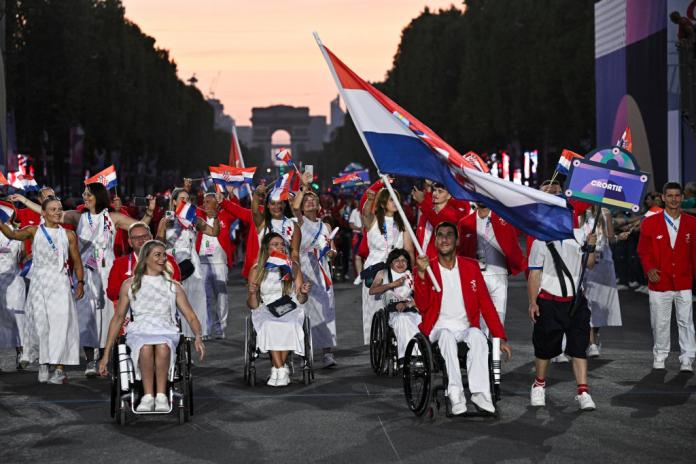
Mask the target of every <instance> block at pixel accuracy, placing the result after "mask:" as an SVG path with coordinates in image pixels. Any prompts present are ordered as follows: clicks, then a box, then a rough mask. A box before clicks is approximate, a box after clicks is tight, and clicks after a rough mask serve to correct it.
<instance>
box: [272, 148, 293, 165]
mask: <svg viewBox="0 0 696 464" xmlns="http://www.w3.org/2000/svg"><path fill="white" fill-rule="evenodd" d="M273 156H274V157H275V160H276V161H278V162H280V163H285V164H286V165H287V166H290V165H292V153H291V152H290V149H289V148H281V149H280V150H278V152H277V153H276V154H275V155H273Z"/></svg>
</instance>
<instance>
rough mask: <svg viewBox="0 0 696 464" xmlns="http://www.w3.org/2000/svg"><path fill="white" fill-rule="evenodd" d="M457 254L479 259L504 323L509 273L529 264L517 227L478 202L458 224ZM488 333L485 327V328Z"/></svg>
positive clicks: (515, 272) (520, 269)
mask: <svg viewBox="0 0 696 464" xmlns="http://www.w3.org/2000/svg"><path fill="white" fill-rule="evenodd" d="M457 228H458V229H459V245H458V247H457V254H458V255H460V256H466V257H467V258H472V259H476V260H477V261H478V262H479V269H481V273H482V274H483V280H485V281H486V287H487V288H488V293H489V294H490V295H491V299H492V300H493V304H494V305H495V309H496V311H498V316H499V317H500V321H501V322H502V323H503V324H504V323H505V312H506V307H507V289H508V274H512V275H515V274H518V273H520V272H521V271H524V270H525V269H526V268H527V263H526V260H525V257H524V255H523V254H522V250H521V249H520V244H519V242H518V240H517V229H515V227H513V226H512V225H511V224H510V223H508V222H507V221H506V220H505V219H503V218H501V217H500V216H498V215H497V214H495V213H493V212H492V211H491V210H490V209H489V208H486V206H484V205H482V204H478V205H477V208H476V211H475V212H473V213H471V214H469V215H468V216H466V217H463V218H461V219H460V220H459V224H457ZM483 329H484V332H486V329H485V327H484V328H483Z"/></svg>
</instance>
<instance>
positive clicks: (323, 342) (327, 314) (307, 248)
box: [292, 173, 336, 367]
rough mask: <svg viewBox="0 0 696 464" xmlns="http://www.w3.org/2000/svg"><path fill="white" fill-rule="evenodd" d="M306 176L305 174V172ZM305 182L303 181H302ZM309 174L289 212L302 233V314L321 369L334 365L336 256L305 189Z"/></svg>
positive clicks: (313, 197)
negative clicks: (305, 289)
mask: <svg viewBox="0 0 696 464" xmlns="http://www.w3.org/2000/svg"><path fill="white" fill-rule="evenodd" d="M305 174H307V173H305ZM305 180H307V181H305ZM311 180H312V178H311V175H310V176H309V177H308V178H307V177H305V176H304V175H303V179H302V181H303V185H302V189H301V190H300V191H299V192H298V194H297V195H296V196H295V198H294V200H293V204H292V206H293V211H294V212H295V217H297V223H298V224H299V225H300V230H301V231H302V234H301V235H302V239H301V244H300V269H301V270H302V276H303V277H304V280H306V281H307V282H311V284H312V290H311V291H310V292H309V295H308V298H307V303H305V304H304V310H305V314H306V315H307V316H308V317H309V321H310V323H311V325H312V343H313V345H314V348H315V349H321V350H323V352H324V360H323V361H324V367H332V366H335V365H336V360H335V359H334V356H333V353H332V352H331V351H332V349H333V347H335V346H336V306H335V301H334V291H333V283H332V280H331V264H330V260H331V259H333V258H334V256H336V249H335V246H334V243H333V240H329V236H330V235H331V229H330V228H329V226H328V224H326V223H325V222H323V221H322V220H321V218H319V217H318V214H319V209H320V207H321V206H320V205H319V197H318V196H317V194H316V193H314V192H313V191H312V189H311V187H310V186H309V182H310V181H311Z"/></svg>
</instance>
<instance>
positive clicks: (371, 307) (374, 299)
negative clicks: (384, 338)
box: [360, 283, 382, 345]
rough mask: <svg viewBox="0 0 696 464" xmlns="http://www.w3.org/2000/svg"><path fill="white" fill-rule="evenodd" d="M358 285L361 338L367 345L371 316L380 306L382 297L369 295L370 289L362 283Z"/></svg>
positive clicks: (368, 342)
mask: <svg viewBox="0 0 696 464" xmlns="http://www.w3.org/2000/svg"><path fill="white" fill-rule="evenodd" d="M360 286H361V287H362V316H363V339H364V341H365V345H369V344H370V329H371V328H372V316H374V315H375V313H376V312H377V311H378V310H379V309H380V308H381V307H382V298H381V297H380V296H379V295H370V289H369V288H367V287H366V286H365V284H364V283H362V284H360Z"/></svg>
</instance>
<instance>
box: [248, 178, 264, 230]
mask: <svg viewBox="0 0 696 464" xmlns="http://www.w3.org/2000/svg"><path fill="white" fill-rule="evenodd" d="M264 198H266V186H265V185H259V186H258V187H256V190H254V194H253V195H252V196H251V214H252V218H253V219H254V225H255V226H256V229H257V230H261V229H262V228H263V227H262V226H263V221H264V218H263V212H262V211H261V203H263V200H264Z"/></svg>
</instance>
